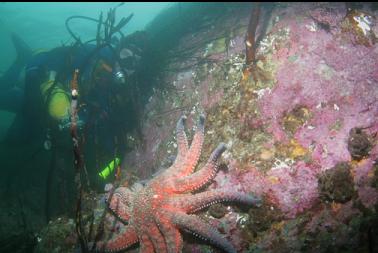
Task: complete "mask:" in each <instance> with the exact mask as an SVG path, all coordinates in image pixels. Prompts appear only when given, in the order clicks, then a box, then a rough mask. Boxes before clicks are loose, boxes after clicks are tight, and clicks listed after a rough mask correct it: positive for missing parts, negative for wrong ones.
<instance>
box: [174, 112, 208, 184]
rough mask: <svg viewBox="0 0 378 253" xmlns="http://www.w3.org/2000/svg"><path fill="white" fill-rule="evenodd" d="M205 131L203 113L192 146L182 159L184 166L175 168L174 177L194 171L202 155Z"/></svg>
mask: <svg viewBox="0 0 378 253" xmlns="http://www.w3.org/2000/svg"><path fill="white" fill-rule="evenodd" d="M204 132H205V116H204V115H201V116H200V118H199V121H198V124H197V129H196V133H195V134H194V137H193V141H192V143H191V144H190V148H189V150H188V152H187V153H186V155H185V157H184V158H183V159H182V160H183V161H182V166H180V167H178V168H177V169H175V171H174V172H173V175H171V177H172V178H173V177H176V178H177V177H183V176H187V175H190V174H191V173H192V172H193V170H194V168H195V166H196V165H197V162H198V159H199V157H200V155H201V150H202V143H203V140H204Z"/></svg>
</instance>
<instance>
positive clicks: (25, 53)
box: [11, 33, 33, 62]
mask: <svg viewBox="0 0 378 253" xmlns="http://www.w3.org/2000/svg"><path fill="white" fill-rule="evenodd" d="M11 37H12V41H13V45H14V47H15V48H16V52H17V61H21V62H26V61H28V60H29V59H30V58H31V57H32V55H33V52H32V50H31V48H30V47H29V46H28V45H27V44H26V43H25V41H23V40H22V39H21V38H20V37H19V36H18V35H16V34H15V33H12V35H11Z"/></svg>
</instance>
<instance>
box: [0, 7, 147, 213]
mask: <svg viewBox="0 0 378 253" xmlns="http://www.w3.org/2000/svg"><path fill="white" fill-rule="evenodd" d="M114 15H115V9H114V10H113V11H110V12H109V13H108V17H107V19H105V20H104V21H103V19H102V15H100V18H99V19H98V20H96V19H92V18H88V17H82V16H72V17H70V18H69V19H67V21H66V26H67V28H68V30H69V32H70V34H71V35H72V36H73V37H74V39H75V43H74V44H73V45H70V46H60V47H56V48H53V49H51V50H49V51H44V52H37V53H33V51H32V50H31V49H30V48H29V47H28V46H27V45H26V43H25V42H23V41H22V39H21V38H20V37H19V36H17V35H16V34H12V35H11V38H12V41H13V44H14V46H15V48H16V52H17V58H16V60H15V62H14V63H13V64H12V65H11V67H10V68H9V69H8V70H7V71H6V72H5V74H4V75H3V76H1V77H0V110H6V111H10V112H13V113H15V114H16V117H15V119H14V121H13V124H12V125H11V127H10V128H9V130H8V133H7V135H6V138H5V140H3V142H4V143H5V144H6V145H13V146H16V147H17V145H18V147H19V146H20V145H22V146H30V147H31V146H33V145H37V146H38V148H39V149H37V151H35V153H37V152H41V150H42V151H43V150H45V151H50V150H53V151H54V153H53V155H52V160H54V161H53V162H52V163H54V164H58V167H61V168H62V169H61V171H63V172H61V175H58V176H57V175H55V176H53V174H54V173H55V174H56V172H53V171H51V170H52V169H48V171H47V172H46V174H47V182H46V184H47V185H48V186H47V190H46V194H47V195H48V194H50V189H51V186H49V185H51V184H54V183H52V181H53V178H58V179H55V180H63V179H62V178H73V172H72V171H71V172H69V171H67V170H65V169H64V167H67V166H70V167H71V168H72V164H73V163H72V147H73V143H72V138H71V136H70V134H69V131H70V126H71V118H70V116H71V114H70V110H71V81H72V80H73V77H74V73H75V72H77V71H78V73H79V75H78V90H79V98H78V100H79V105H78V120H77V126H78V128H79V130H80V131H81V136H82V139H83V142H85V145H83V146H85V147H84V149H86V150H85V151H84V152H85V155H86V156H88V157H90V158H89V159H87V165H88V167H89V168H90V170H92V171H89V175H88V176H89V178H92V179H94V178H96V179H97V180H102V179H101V178H100V179H99V176H98V173H99V170H100V169H101V168H98V167H97V166H104V165H106V163H108V162H109V161H111V160H112V159H113V158H115V156H116V155H117V154H120V153H124V152H125V147H124V146H123V147H121V145H124V144H123V143H124V141H123V140H119V137H123V138H125V132H126V133H127V132H131V131H133V129H135V128H136V127H135V124H136V123H135V122H137V121H138V115H137V112H138V109H137V108H136V107H137V103H136V102H135V100H136V93H135V86H136V84H137V81H136V77H135V74H136V73H137V72H138V69H139V68H140V67H141V60H142V58H143V53H144V47H145V45H146V35H145V33H144V32H141V31H137V32H134V33H132V34H130V35H128V36H124V35H123V34H122V32H121V28H122V27H123V26H125V25H126V24H127V23H128V21H129V20H130V19H131V17H132V14H131V15H130V16H129V17H127V18H122V19H121V21H120V22H119V23H118V24H115V23H114V20H115V19H114ZM73 18H84V19H89V20H92V21H96V22H97V23H98V29H97V36H96V39H93V40H90V41H87V42H82V41H81V40H80V39H79V38H78V37H76V35H74V34H73V33H72V31H71V30H70V28H69V26H68V21H69V20H71V19H73ZM102 31H104V35H102V34H101V32H102ZM116 33H119V34H121V37H120V38H119V37H117V36H116V35H115V34H116ZM94 41H95V42H96V43H91V42H94ZM23 72H24V74H23ZM125 119H127V120H125ZM57 149H58V150H59V151H56V150H57ZM95 149H101V150H100V151H98V150H95ZM38 150H39V151H38ZM87 151H88V152H87ZM96 152H97V153H100V154H99V155H97V153H96ZM94 153H96V155H94ZM115 153H117V154H115ZM88 154H90V155H88ZM93 157H95V159H93ZM98 160H100V161H98ZM25 162H26V161H25ZM97 162H99V163H100V165H98V164H96V163H97ZM59 164H60V165H59ZM53 166H54V167H56V166H55V165H53ZM53 166H51V167H53ZM96 167H97V168H96ZM54 170H56V169H54ZM63 173H71V175H69V174H63ZM72 181H73V180H72ZM93 181H95V180H93ZM93 181H92V182H93ZM97 183H98V182H97ZM103 183H104V181H101V182H100V185H101V184H103ZM95 184H96V182H95ZM66 187H67V186H66ZM55 188H57V187H55ZM67 188H71V187H67ZM72 188H74V187H72ZM51 194H53V193H51ZM55 195H57V194H55ZM69 195H71V196H73V194H72V193H69ZM46 199H47V200H46V201H47V204H46V205H47V206H48V205H49V204H48V201H49V200H48V199H55V200H56V201H59V198H52V197H50V196H47V197H46ZM50 205H51V204H50ZM47 208H48V207H47ZM47 216H48V217H49V216H50V215H49V214H48V215H47Z"/></svg>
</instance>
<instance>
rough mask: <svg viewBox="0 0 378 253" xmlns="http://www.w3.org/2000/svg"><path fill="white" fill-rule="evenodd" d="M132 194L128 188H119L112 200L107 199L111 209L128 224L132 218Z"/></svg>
mask: <svg viewBox="0 0 378 253" xmlns="http://www.w3.org/2000/svg"><path fill="white" fill-rule="evenodd" d="M131 196H132V192H131V191H130V190H129V189H128V188H126V187H119V188H117V189H116V190H115V192H114V194H113V195H112V196H111V199H110V200H109V199H107V203H108V206H109V209H110V210H112V211H113V213H114V214H116V215H117V216H118V218H120V219H121V220H123V221H125V222H127V221H128V220H129V219H130V217H131V210H130V203H131Z"/></svg>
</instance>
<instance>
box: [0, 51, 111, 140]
mask: <svg viewBox="0 0 378 253" xmlns="http://www.w3.org/2000/svg"><path fill="white" fill-rule="evenodd" d="M113 57H114V56H113V52H112V51H111V50H110V49H109V48H107V47H104V48H101V49H100V50H97V49H96V46H95V45H91V44H85V45H82V46H78V47H58V48H55V49H53V50H51V51H48V52H41V53H39V54H36V55H34V56H32V57H31V58H30V59H29V60H28V62H27V63H26V66H25V84H24V89H21V88H16V87H12V85H14V83H16V82H17V80H18V79H19V74H20V72H21V69H22V67H23V66H22V62H21V61H19V62H17V61H16V62H15V63H14V64H13V65H12V66H11V68H10V69H9V70H8V71H7V73H6V74H5V75H4V76H3V78H2V84H0V85H1V86H0V87H1V88H0V94H1V95H0V100H1V104H0V109H3V110H9V111H13V112H15V113H17V117H16V119H15V122H14V124H13V125H12V127H11V129H10V130H9V132H8V135H7V139H8V140H12V141H16V140H17V141H21V142H24V141H26V140H28V139H30V137H36V138H38V137H40V135H41V134H45V133H44V130H45V128H46V125H47V122H46V120H47V117H46V105H45V104H44V100H43V98H42V97H41V91H40V85H41V84H42V83H43V82H44V81H45V80H46V78H48V76H47V75H48V73H49V72H50V71H55V72H56V73H57V77H56V78H57V80H58V81H59V82H60V83H62V84H64V85H65V86H66V90H67V91H68V92H69V83H70V80H71V78H72V75H73V73H74V70H75V69H79V70H80V73H81V75H80V77H81V80H82V83H88V82H90V81H91V78H92V74H93V73H92V71H93V66H94V65H95V64H96V62H97V61H99V60H105V61H106V62H110V63H111V62H114V59H113ZM105 88H106V89H105ZM105 88H104V87H103V88H101V87H96V89H92V90H90V91H89V93H88V94H87V96H86V97H81V99H82V101H81V102H82V103H85V104H91V103H93V102H94V101H95V103H96V104H97V105H100V106H101V110H103V111H104V112H107V113H109V112H108V110H109V101H107V98H108V96H106V95H107V94H109V92H112V91H114V89H113V88H114V87H112V86H111V85H109V86H106V87H105ZM112 89H113V90H112ZM25 126H28V127H27V128H25ZM41 130H42V131H41Z"/></svg>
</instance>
